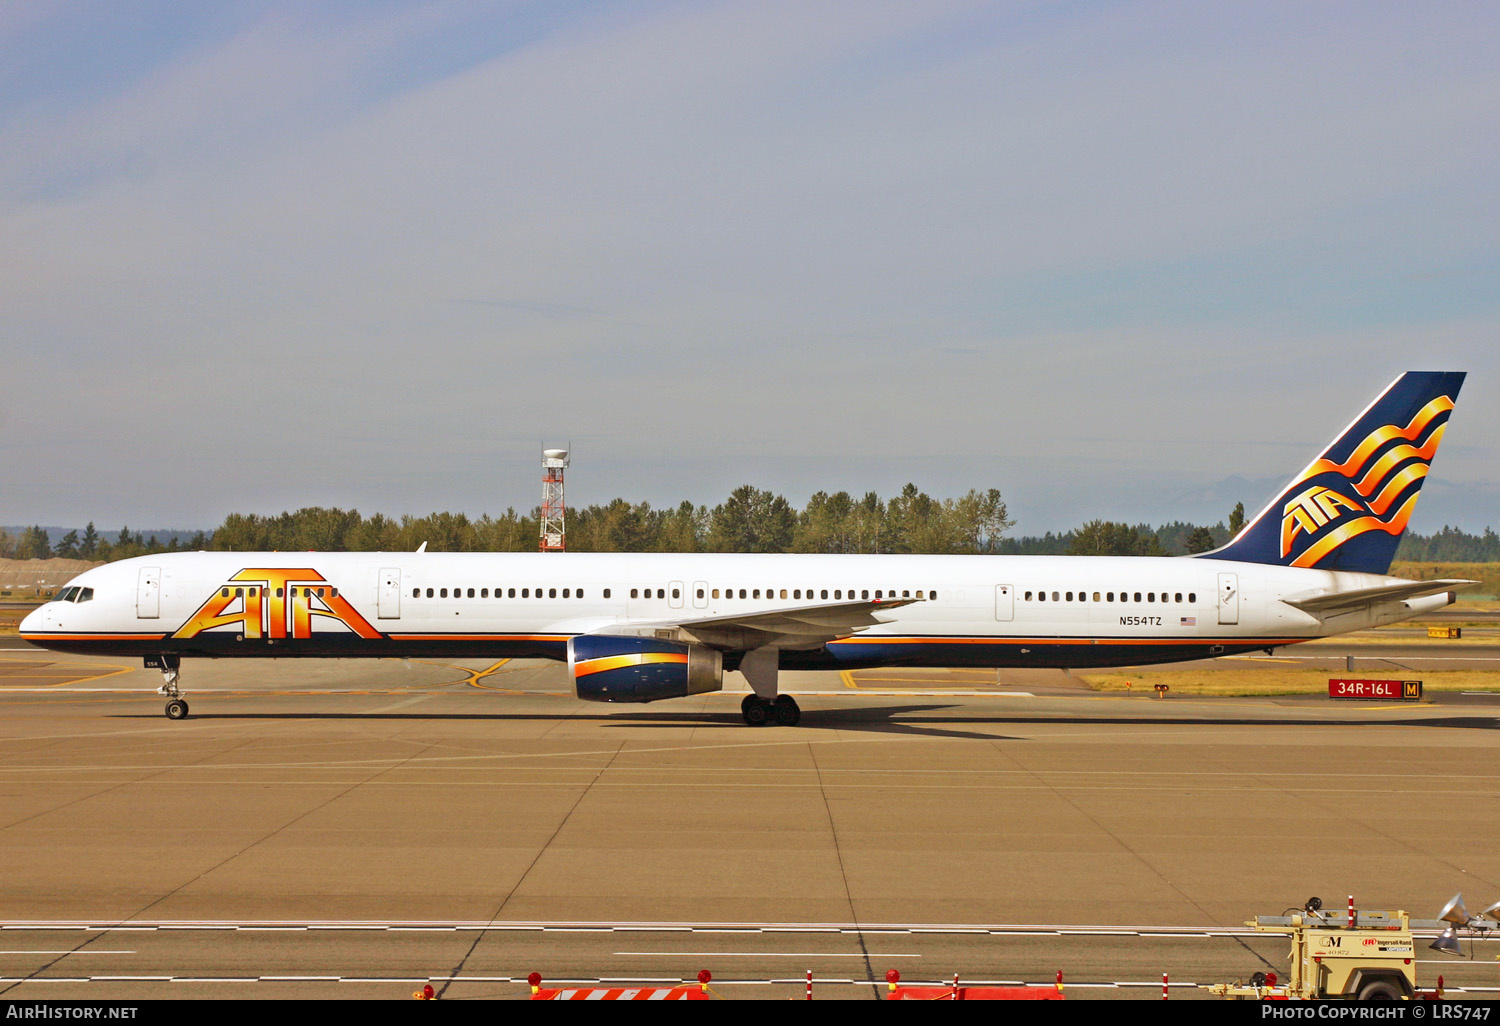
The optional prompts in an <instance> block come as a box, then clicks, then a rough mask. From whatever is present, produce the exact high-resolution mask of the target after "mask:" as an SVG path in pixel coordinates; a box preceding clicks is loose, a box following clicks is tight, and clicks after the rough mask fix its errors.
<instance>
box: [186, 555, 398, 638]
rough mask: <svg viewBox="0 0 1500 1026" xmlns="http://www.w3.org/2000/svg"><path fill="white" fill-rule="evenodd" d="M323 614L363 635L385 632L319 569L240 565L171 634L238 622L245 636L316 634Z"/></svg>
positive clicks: (188, 634) (194, 633) (239, 631)
mask: <svg viewBox="0 0 1500 1026" xmlns="http://www.w3.org/2000/svg"><path fill="white" fill-rule="evenodd" d="M318 619H328V620H335V621H337V622H338V623H341V624H343V625H344V626H345V627H347V628H348V629H349V630H351V631H353V632H354V633H355V634H357V635H359V636H360V637H362V638H378V637H380V636H381V634H380V632H379V631H377V630H376V629H375V628H374V627H371V626H370V624H369V622H368V621H367V620H365V618H364V617H363V616H360V615H359V612H358V611H357V610H356V609H355V608H354V607H353V606H351V605H350V604H349V601H348V600H347V599H345V598H344V597H343V596H342V595H340V594H339V593H338V589H337V588H333V587H330V586H329V585H328V582H327V580H326V579H325V578H324V577H323V575H322V574H320V573H318V572H317V571H316V570H309V569H285V568H250V569H245V570H241V571H240V572H239V573H237V574H235V575H234V576H233V577H231V578H230V579H229V583H228V584H226V585H225V586H224V587H222V588H220V589H219V590H218V591H216V592H214V593H213V595H212V596H210V597H209V599H208V601H207V602H205V603H203V605H201V606H199V607H198V611H197V612H195V613H194V614H193V615H192V616H190V617H188V620H187V622H186V623H184V624H183V625H182V627H181V628H180V629H179V630H178V631H177V633H176V634H174V635H172V637H174V638H194V637H197V636H198V635H199V634H202V633H203V632H204V631H208V630H213V629H214V628H216V627H225V626H228V625H231V624H232V625H234V626H235V627H237V628H238V629H237V630H236V631H235V633H237V634H241V635H243V636H244V637H245V638H247V639H250V638H271V639H281V638H291V639H293V640H295V639H298V638H311V637H312V636H313V624H314V621H316V620H318Z"/></svg>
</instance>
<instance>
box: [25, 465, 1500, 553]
mask: <svg viewBox="0 0 1500 1026" xmlns="http://www.w3.org/2000/svg"><path fill="white" fill-rule="evenodd" d="M1244 523H1245V507H1244V503H1239V504H1237V505H1236V506H1235V508H1234V509H1233V510H1232V511H1231V512H1230V514H1229V516H1228V518H1227V519H1226V520H1223V521H1220V522H1218V523H1216V524H1212V525H1200V524H1192V523H1187V522H1185V521H1173V522H1172V523H1169V524H1164V525H1162V526H1159V527H1152V526H1151V525H1149V524H1129V523H1124V522H1119V521H1110V520H1091V521H1089V522H1088V523H1086V524H1083V525H1082V526H1080V527H1078V528H1075V529H1073V530H1071V531H1064V532H1061V533H1054V532H1051V531H1049V532H1047V533H1046V534H1043V535H1040V536H1035V535H1027V536H1022V537H1009V536H1008V532H1009V530H1010V529H1011V528H1012V527H1013V526H1014V521H1013V520H1012V519H1011V518H1010V517H1009V514H1008V511H1007V509H1006V504H1005V501H1004V500H1003V499H1002V497H1001V495H1000V492H999V490H997V489H994V488H991V489H988V490H986V491H979V490H972V491H970V492H968V493H967V494H966V495H963V496H961V497H959V498H957V499H935V498H933V497H932V496H930V495H928V494H927V493H926V492H923V491H921V490H919V489H918V488H917V487H916V485H914V484H908V485H907V486H906V487H905V488H903V489H902V490H901V492H900V493H899V494H897V495H895V496H893V497H891V498H889V499H883V498H881V497H880V496H879V495H878V494H876V493H875V492H867V493H866V494H865V495H863V496H862V497H860V498H855V497H854V496H852V495H851V494H849V493H848V492H842V491H841V492H835V493H833V494H831V495H830V494H828V493H827V492H818V493H816V494H815V495H813V496H812V498H810V499H809V500H808V501H807V504H806V505H805V506H803V507H802V508H801V509H800V510H799V509H797V508H796V507H794V506H793V505H792V504H791V503H790V502H788V501H787V500H786V499H785V498H784V497H783V496H780V495H776V494H773V493H772V492H769V491H766V490H764V489H759V488H755V487H753V486H751V485H744V486H742V487H740V488H737V489H735V490H734V492H733V493H731V494H730V496H729V497H728V498H727V499H725V500H724V501H723V502H721V503H719V504H718V505H717V506H714V507H712V508H710V507H708V506H703V505H699V506H695V505H693V504H692V503H691V502H683V503H680V504H679V505H677V506H675V507H665V508H654V507H652V506H651V504H650V503H645V502H640V503H632V502H629V501H628V500H626V499H614V500H613V501H611V502H608V503H604V504H595V505H591V506H585V507H579V508H575V509H571V510H569V511H568V515H567V547H568V548H569V549H570V550H572V551H575V552H816V553H956V554H994V555H1075V556H1083V555H1097V556H1162V555H1168V556H1170V555H1186V554H1191V553H1197V552H1207V551H1208V550H1210V549H1214V548H1218V547H1219V546H1221V545H1224V544H1225V543H1227V542H1228V541H1229V539H1230V538H1232V537H1233V536H1234V535H1235V534H1236V533H1238V531H1239V530H1240V528H1241V527H1243V526H1244ZM540 529H541V522H540V511H539V510H537V509H533V510H532V511H531V512H530V513H526V514H521V513H517V512H516V510H514V509H507V510H506V511H505V512H504V513H503V514H501V515H499V516H490V515H489V514H485V515H483V516H480V517H477V518H471V517H469V516H467V515H465V514H463V513H431V514H428V515H427V516H421V517H417V516H403V517H399V518H397V517H388V516H386V515H384V514H381V513H376V514H374V515H373V516H370V517H365V516H362V515H361V514H360V512H359V511H358V510H352V509H351V510H343V509H337V508H329V507H321V506H312V507H307V508H304V509H299V510H296V511H287V512H284V513H280V514H276V515H261V514H256V513H232V514H230V515H229V516H228V517H226V518H225V519H224V522H223V523H222V524H220V525H219V527H218V528H217V529H215V530H214V531H212V532H205V531H199V532H197V533H196V534H194V535H193V536H191V537H189V538H186V539H180V538H179V537H177V536H173V537H171V538H169V539H168V540H167V541H166V542H165V543H162V542H159V541H158V539H157V538H156V537H155V536H152V537H143V536H142V535H141V534H140V533H132V532H131V531H130V529H129V528H128V527H127V528H122V529H121V531H120V533H119V535H118V536H117V537H116V538H115V539H114V540H109V539H106V538H104V537H102V536H101V535H100V534H99V532H98V531H96V530H95V528H94V525H93V523H90V524H89V525H88V526H87V527H86V528H84V530H83V532H82V533H80V532H78V531H69V532H68V533H67V534H66V535H64V536H63V537H62V538H61V539H60V540H59V541H58V542H57V543H56V544H55V545H54V544H53V543H52V542H51V541H50V539H49V537H48V534H47V531H46V530H45V529H44V528H41V527H29V528H26V529H25V530H24V531H22V532H21V534H20V536H19V537H13V536H11V535H10V534H8V533H7V532H6V531H4V530H0V558H11V559H45V558H49V557H53V556H57V557H61V558H65V559H90V560H115V559H125V558H128V557H130V556H140V555H146V554H148V553H155V552H174V551H177V550H179V549H185V550H189V551H192V550H197V549H216V550H222V551H238V552H246V551H282V552H287V551H307V550H313V551H321V552H338V551H356V552H357V551H365V552H369V551H377V550H384V551H398V552H399V551H403V550H408V551H409V550H412V549H415V548H417V547H418V546H419V545H421V544H423V543H424V542H425V543H426V544H427V547H428V549H430V550H432V551H435V552H529V551H534V550H535V549H536V548H537V542H538V536H539V534H540ZM1396 558H1397V559H1401V560H1411V561H1417V562H1453V563H1483V562H1500V537H1497V535H1496V534H1495V532H1494V531H1493V530H1491V529H1490V528H1486V529H1485V530H1484V533H1483V534H1482V535H1473V534H1468V533H1466V532H1463V531H1460V530H1458V529H1457V528H1453V527H1445V528H1443V529H1442V530H1441V531H1438V532H1437V533H1435V534H1432V535H1420V534H1415V533H1413V532H1410V531H1408V532H1407V533H1406V535H1405V536H1404V537H1403V538H1402V540H1401V545H1400V547H1399V549H1398V550H1397V552H1396Z"/></svg>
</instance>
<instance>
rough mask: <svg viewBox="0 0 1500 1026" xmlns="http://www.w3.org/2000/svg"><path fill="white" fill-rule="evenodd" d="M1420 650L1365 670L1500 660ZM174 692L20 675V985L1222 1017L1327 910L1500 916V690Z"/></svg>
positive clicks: (384, 677)
mask: <svg viewBox="0 0 1500 1026" xmlns="http://www.w3.org/2000/svg"><path fill="white" fill-rule="evenodd" d="M1418 648H1421V646H1416V645H1411V646H1405V647H1402V646H1399V645H1398V646H1396V647H1395V649H1393V650H1391V651H1389V652H1387V651H1385V650H1384V649H1376V648H1367V649H1366V650H1362V651H1361V654H1360V659H1361V660H1363V659H1366V658H1369V659H1372V660H1377V659H1387V660H1390V661H1392V662H1394V663H1398V664H1399V665H1418V664H1415V663H1411V662H1406V663H1401V662H1400V661H1401V660H1415V659H1440V658H1462V659H1466V660H1472V659H1496V660H1500V655H1497V654H1496V652H1495V651H1494V650H1493V649H1492V648H1491V647H1489V646H1487V645H1486V644H1484V643H1470V642H1467V641H1466V642H1464V643H1463V644H1462V646H1460V647H1454V648H1439V649H1436V650H1434V649H1432V648H1430V647H1429V648H1422V649H1421V652H1419V653H1415V654H1414V653H1413V652H1412V651H1410V650H1412V649H1418ZM1304 649H1306V650H1307V651H1308V652H1310V653H1311V654H1313V655H1317V654H1318V653H1317V652H1316V651H1315V650H1312V648H1311V646H1305V647H1304ZM1327 658H1328V659H1329V660H1331V665H1333V666H1337V667H1339V668H1342V666H1343V665H1344V664H1343V658H1344V653H1343V652H1342V651H1337V652H1334V651H1331V650H1330V651H1329V652H1328V653H1327ZM1209 665H1212V664H1209ZM1374 665H1375V664H1374V663H1372V664H1371V667H1372V668H1373V667H1374ZM1466 665H1470V666H1472V665H1474V664H1472V663H1470V664H1466ZM1434 668H1437V667H1436V666H1434ZM158 679H159V678H158V677H157V675H156V674H154V673H153V672H147V671H143V670H141V669H139V668H138V667H137V666H136V665H134V664H132V663H130V662H129V661H125V660H108V659H94V658H84V657H75V656H64V655H57V654H51V653H45V652H40V651H38V650H35V649H29V650H28V649H10V650H5V651H0V711H3V716H0V871H3V879H4V880H5V881H6V882H5V887H4V903H3V909H0V980H3V982H0V992H3V993H4V996H5V997H7V998H11V999H18V998H20V999H25V998H40V997H53V998H66V997H80V998H88V997H94V998H100V997H120V998H126V999H130V998H152V997H172V996H197V997H205V996H206V997H214V996H225V997H286V996H293V997H296V996H306V997H361V998H371V997H392V998H402V999H405V998H406V997H407V996H408V995H409V993H410V992H411V990H412V989H414V987H415V986H419V985H420V983H421V982H425V981H432V982H433V983H434V986H435V987H437V988H438V989H439V990H440V991H441V992H442V994H443V996H444V997H445V998H447V999H452V998H463V997H522V996H525V994H526V987H525V984H524V982H522V981H524V978H525V976H526V975H527V973H529V972H531V971H533V970H534V971H538V972H541V973H542V974H543V975H544V977H546V978H547V979H548V980H549V981H562V980H582V981H592V980H606V979H607V980H627V981H637V982H638V981H646V980H679V979H686V980H691V979H693V977H694V976H695V975H696V973H697V971H698V970H699V969H701V968H708V969H710V970H712V971H713V973H714V977H715V981H716V982H715V988H716V989H717V990H719V991H720V992H721V993H722V994H723V995H724V996H726V997H785V996H792V995H794V994H796V993H800V989H801V987H802V985H803V983H802V981H803V974H804V973H805V972H806V971H808V970H812V971H813V973H814V976H815V978H816V981H817V982H816V984H815V986H816V987H817V990H818V994H819V996H822V997H833V996H840V997H872V996H875V995H876V994H877V992H878V984H879V981H881V980H883V979H884V974H885V972H886V970H887V969H890V968H896V969H898V970H900V972H901V974H902V976H903V978H905V979H907V980H930V981H937V980H942V979H949V978H951V976H952V974H953V973H959V974H961V975H962V977H963V978H964V979H965V980H966V981H978V980H1010V981H1018V980H1019V981H1028V982H1033V983H1043V982H1046V981H1050V980H1052V979H1053V977H1054V974H1055V973H1056V972H1057V971H1059V970H1061V971H1063V972H1064V974H1065V980H1066V981H1067V982H1068V984H1069V986H1070V992H1069V996H1071V997H1098V996H1140V997H1156V996H1159V993H1160V984H1161V974H1162V973H1164V972H1165V973H1168V974H1169V977H1170V979H1171V980H1172V981H1173V983H1174V996H1201V994H1202V992H1201V991H1200V990H1198V989H1196V987H1195V985H1206V984H1208V983H1212V982H1219V981H1223V980H1228V979H1233V978H1235V977H1237V976H1238V977H1244V976H1248V975H1249V974H1250V973H1251V972H1254V971H1257V970H1266V969H1267V968H1275V969H1280V968H1281V966H1282V964H1283V960H1284V947H1283V946H1282V945H1280V944H1278V943H1276V942H1274V941H1268V940H1265V939H1260V938H1251V937H1246V936H1245V935H1244V934H1245V933H1246V931H1245V930H1244V928H1243V926H1242V922H1243V920H1245V919H1246V918H1249V917H1251V916H1253V915H1255V914H1257V913H1260V914H1266V913H1275V912H1280V911H1281V910H1282V909H1283V908H1285V907H1287V906H1288V905H1293V904H1300V903H1301V902H1302V901H1303V900H1304V899H1305V898H1307V897H1308V896H1310V895H1313V894H1318V895H1320V896H1322V897H1323V899H1324V900H1325V902H1328V903H1329V904H1341V903H1342V902H1343V901H1344V899H1345V896H1346V895H1348V894H1351V893H1352V894H1354V896H1355V898H1356V901H1358V902H1360V903H1361V904H1368V905H1371V906H1380V907H1404V908H1407V909H1408V910H1410V911H1412V912H1413V914H1416V915H1421V916H1431V915H1433V914H1435V913H1436V911H1437V909H1438V907H1440V906H1441V904H1442V903H1443V902H1444V901H1446V900H1447V898H1448V897H1450V896H1451V895H1452V894H1453V893H1454V892H1457V891H1463V892H1465V893H1466V896H1468V897H1469V899H1470V902H1471V905H1477V906H1478V907H1482V906H1483V905H1486V904H1488V903H1489V902H1490V901H1493V900H1494V899H1496V898H1497V897H1500V853H1497V852H1496V851H1495V849H1494V845H1493V843H1492V840H1491V838H1492V837H1493V836H1494V834H1495V832H1496V830H1497V828H1500V803H1497V801H1496V799H1497V798H1500V762H1497V760H1496V759H1495V758H1494V752H1495V743H1496V737H1497V735H1496V726H1497V724H1500V697H1493V698H1492V697H1488V696H1461V695H1451V696H1450V695H1438V696H1435V697H1433V698H1432V699H1431V700H1430V701H1426V702H1423V703H1420V704H1401V703H1379V704H1372V703H1353V704H1347V703H1333V702H1330V701H1329V700H1327V699H1317V698H1293V699H1285V698H1283V699H1232V700H1230V699H1192V698H1180V697H1173V698H1169V699H1167V700H1156V699H1152V698H1148V697H1145V696H1117V695H1095V694H1090V693H1089V692H1087V691H1085V690H1084V689H1082V688H1081V686H1079V685H1078V683H1077V682H1076V681H1073V680H1071V679H1070V678H1068V677H1067V676H1066V675H1065V674H1063V673H1061V672H1060V671H1003V672H1002V673H1001V674H998V675H997V674H995V673H994V672H993V671H947V672H945V671H925V670H923V671H911V670H901V671H897V670H881V671H870V672H868V673H866V672H861V673H856V674H853V675H850V676H848V677H847V678H845V677H842V676H841V675H838V674H789V675H787V679H786V683H787V685H788V686H789V690H792V691H794V692H796V693H798V694H799V696H800V697H799V701H800V702H801V704H802V707H803V710H804V715H803V720H802V724H801V725H800V726H798V727H796V728H782V727H762V728H750V727H746V726H745V725H744V724H743V723H742V722H741V720H740V717H739V711H738V706H739V694H738V693H737V692H733V691H731V692H729V693H724V694H714V695H706V696H699V697H695V698H691V699H683V700H677V701H673V702H666V703H658V704H653V705H648V706H624V707H621V706H597V705H589V704H585V703H580V702H578V701H576V700H575V699H573V698H572V697H571V695H570V694H569V693H568V682H567V678H566V672H565V670H564V669H563V668H562V667H560V666H557V665H554V664H547V663H535V662H501V663H492V662H486V661H476V662H458V663H452V664H441V663H431V662H427V663H420V662H415V661H413V662H412V663H410V664H406V663H403V662H400V661H384V660H383V661H373V662H364V661H334V660H328V661H323V660H318V661H299V660H281V661H275V662H255V661H222V662H204V663H189V664H188V665H187V666H186V667H185V673H184V687H185V689H186V691H187V696H188V698H189V700H190V701H191V702H192V715H191V716H190V717H189V719H187V720H186V721H182V722H172V721H168V720H167V719H166V718H165V717H164V716H163V715H162V704H163V700H162V699H161V698H160V697H158V696H156V695H154V694H152V693H151V689H153V688H154V687H155V685H156V684H157V683H158ZM738 679H739V678H738V677H734V678H732V680H734V681H736V682H737V681H738ZM1494 947H1495V945H1493V944H1492V943H1481V944H1480V945H1479V951H1478V953H1477V957H1476V958H1475V959H1473V960H1459V959H1453V958H1451V957H1448V956H1441V955H1438V954H1437V953H1435V952H1429V951H1427V950H1426V949H1425V947H1424V948H1422V949H1421V953H1422V956H1423V958H1422V963H1423V964H1422V966H1421V970H1420V973H1421V975H1422V976H1423V977H1424V978H1427V979H1431V978H1435V975H1436V973H1438V972H1442V973H1444V974H1445V976H1446V978H1447V982H1448V983H1449V985H1450V987H1452V986H1457V987H1460V988H1469V989H1470V992H1471V993H1473V994H1474V995H1476V996H1489V997H1494V996H1495V995H1496V994H1497V993H1500V992H1497V990H1496V988H1495V986H1494V983H1495V981H1494V978H1493V977H1494V970H1493V966H1494V959H1493V956H1494V955H1495V954H1497V953H1500V949H1497V950H1490V949H1491V948H1494ZM1439 962H1441V963H1442V964H1441V965H1438V963H1439ZM1429 963H1430V964H1429ZM778 981H779V982H778ZM872 981H874V983H875V984H876V985H872ZM1122 984H1123V985H1124V986H1121V985H1122Z"/></svg>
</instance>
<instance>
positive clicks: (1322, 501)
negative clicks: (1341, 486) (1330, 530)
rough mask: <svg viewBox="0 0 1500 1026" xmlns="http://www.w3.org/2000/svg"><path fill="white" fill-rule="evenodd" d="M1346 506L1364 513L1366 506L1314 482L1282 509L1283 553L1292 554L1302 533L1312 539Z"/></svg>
mask: <svg viewBox="0 0 1500 1026" xmlns="http://www.w3.org/2000/svg"><path fill="white" fill-rule="evenodd" d="M1344 510H1347V511H1348V512H1350V513H1355V514H1360V513H1364V512H1365V507H1364V506H1363V505H1361V504H1360V503H1359V502H1357V501H1356V500H1354V499H1351V498H1349V497H1348V496H1347V495H1340V494H1339V493H1338V492H1336V491H1334V490H1333V489H1332V488H1324V487H1323V486H1322V485H1313V486H1312V487H1311V488H1309V489H1307V491H1305V492H1303V493H1301V494H1300V495H1298V496H1297V497H1296V498H1294V499H1292V500H1291V501H1289V502H1288V503H1287V504H1286V505H1285V506H1283V507H1282V509H1281V554H1282V556H1288V555H1290V554H1291V551H1292V542H1293V541H1294V540H1296V537H1297V535H1298V534H1305V535H1307V536H1308V538H1309V539H1310V538H1311V537H1312V536H1313V535H1315V534H1317V533H1318V532H1319V531H1320V530H1322V529H1323V528H1324V527H1326V526H1328V525H1329V524H1331V523H1333V521H1335V520H1337V519H1338V518H1339V517H1341V516H1343V515H1344V512H1343V511H1344Z"/></svg>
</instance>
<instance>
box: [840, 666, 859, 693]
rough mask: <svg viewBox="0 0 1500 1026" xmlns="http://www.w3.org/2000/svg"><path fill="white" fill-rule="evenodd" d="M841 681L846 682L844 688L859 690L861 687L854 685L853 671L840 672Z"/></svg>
mask: <svg viewBox="0 0 1500 1026" xmlns="http://www.w3.org/2000/svg"><path fill="white" fill-rule="evenodd" d="M839 679H840V680H842V681H843V682H844V687H846V688H853V689H854V690H855V691H858V690H859V685H858V684H856V683H854V672H853V671H852V670H840V671H839Z"/></svg>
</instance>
